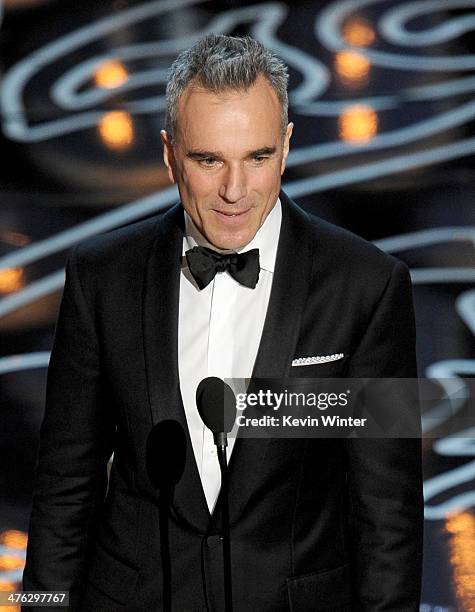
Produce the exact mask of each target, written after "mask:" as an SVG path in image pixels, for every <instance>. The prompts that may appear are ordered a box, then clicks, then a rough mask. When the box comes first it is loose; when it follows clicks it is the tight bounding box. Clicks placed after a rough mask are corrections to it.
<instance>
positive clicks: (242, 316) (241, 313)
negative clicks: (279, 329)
mask: <svg viewBox="0 0 475 612" xmlns="http://www.w3.org/2000/svg"><path fill="white" fill-rule="evenodd" d="M281 220H282V208H281V203H280V200H279V199H277V202H276V204H275V206H274V207H273V209H272V210H271V212H270V213H269V214H268V215H267V218H266V220H265V221H264V223H263V225H262V226H261V227H260V228H259V230H258V232H257V233H256V235H255V236H254V238H253V239H252V240H251V242H250V243H249V244H247V245H246V246H244V247H243V248H242V249H239V252H245V251H249V250H251V249H256V248H257V249H259V262H260V273H259V280H258V283H257V286H256V287H255V289H250V288H249V287H245V286H243V285H240V284H239V283H238V282H237V281H235V280H234V279H233V278H232V277H231V276H230V275H229V273H228V272H218V273H217V274H216V276H215V278H214V280H213V281H212V282H211V283H209V285H207V286H206V287H205V288H204V289H202V290H201V291H200V290H199V289H198V286H197V285H196V283H195V280H194V279H193V277H192V276H191V274H190V271H189V269H188V265H187V261H186V257H183V263H182V272H181V277H180V302H179V319H178V369H179V376H180V389H181V396H182V399H183V405H184V409H185V415H186V420H187V424H188V430H189V433H190V438H191V443H192V446H193V451H194V455H195V459H196V464H197V466H198V472H199V474H200V478H201V483H202V486H203V490H204V493H205V497H206V501H207V503H208V508H209V510H210V512H212V511H213V508H214V505H215V503H216V499H217V497H218V493H219V489H220V484H221V473H220V468H219V463H218V458H217V453H216V446H215V445H214V441H213V434H212V433H211V432H210V430H209V429H207V428H206V427H205V426H204V424H203V421H202V420H201V417H200V416H199V414H198V409H197V408H196V399H195V396H196V389H197V387H198V385H199V383H200V381H201V380H202V379H203V378H206V377H207V376H217V377H219V378H222V379H226V378H250V377H251V374H252V370H253V368H254V362H255V360H256V355H257V350H258V348H259V343H260V339H261V335H262V329H263V327H264V320H265V316H266V312H267V305H268V303H269V297H270V292H271V287H272V280H273V276H274V265H275V258H276V254H277V242H278V239H279V232H280V224H281ZM197 245H200V246H207V247H209V248H214V247H213V246H212V245H211V244H209V242H207V240H206V239H205V238H204V236H203V235H202V234H201V233H200V232H199V231H198V229H197V228H196V226H195V225H194V223H193V221H192V220H191V217H190V216H189V215H188V213H186V211H185V236H184V238H183V255H184V254H185V252H186V251H187V250H188V249H191V248H193V247H194V246H197ZM234 442H235V438H234V437H230V438H229V439H228V461H229V457H230V456H231V453H232V450H233V447H234Z"/></svg>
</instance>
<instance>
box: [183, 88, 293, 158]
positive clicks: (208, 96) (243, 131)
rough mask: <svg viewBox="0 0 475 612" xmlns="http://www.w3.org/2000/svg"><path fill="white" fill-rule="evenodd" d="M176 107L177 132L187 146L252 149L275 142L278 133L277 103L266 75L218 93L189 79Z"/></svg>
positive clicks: (279, 111)
mask: <svg viewBox="0 0 475 612" xmlns="http://www.w3.org/2000/svg"><path fill="white" fill-rule="evenodd" d="M177 111H178V112H177V136H178V140H181V141H182V144H184V145H185V146H186V147H193V148H201V149H203V150H215V149H217V147H218V145H219V148H220V149H223V147H225V145H228V146H229V148H230V149H239V148H243V149H246V150H251V149H253V148H259V147H263V146H271V145H275V144H276V143H277V140H278V139H279V136H280V131H281V108H280V103H279V100H278V98H277V94H276V93H275V91H274V90H273V88H272V86H271V85H270V83H269V82H268V81H267V79H266V78H265V77H259V78H258V79H257V80H256V82H255V83H254V84H253V85H252V86H251V87H249V88H248V89H247V90H226V91H223V92H219V93H214V92H211V91H209V90H206V89H204V88H203V87H200V86H199V85H196V84H193V83H192V84H190V85H189V86H188V87H187V89H186V90H185V91H184V93H183V94H182V96H181V98H180V100H179V103H178V109H177Z"/></svg>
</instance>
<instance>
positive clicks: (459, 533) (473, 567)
mask: <svg viewBox="0 0 475 612" xmlns="http://www.w3.org/2000/svg"><path fill="white" fill-rule="evenodd" d="M445 528H446V530H447V532H448V533H449V534H450V539H449V550H450V563H451V566H452V570H453V579H454V586H455V594H456V597H457V599H458V602H459V606H460V609H461V610H467V612H468V611H474V610H475V605H474V602H475V516H473V515H472V514H470V513H469V512H461V513H460V514H454V515H452V516H449V517H448V518H447V519H446V522H445Z"/></svg>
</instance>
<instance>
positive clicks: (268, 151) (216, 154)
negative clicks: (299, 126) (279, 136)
mask: <svg viewBox="0 0 475 612" xmlns="http://www.w3.org/2000/svg"><path fill="white" fill-rule="evenodd" d="M276 150H277V149H276V147H261V148H260V149H255V150H254V151H248V152H247V153H246V155H245V157H259V156H262V155H273V154H274V153H275V152H276ZM186 156H187V157H188V158H189V159H196V160H200V159H206V158H208V157H213V158H215V159H223V154H222V153H221V152H220V151H202V150H191V151H187V153H186Z"/></svg>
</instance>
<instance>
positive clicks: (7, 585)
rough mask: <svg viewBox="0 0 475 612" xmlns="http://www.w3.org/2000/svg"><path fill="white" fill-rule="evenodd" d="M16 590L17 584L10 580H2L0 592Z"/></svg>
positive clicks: (0, 581)
mask: <svg viewBox="0 0 475 612" xmlns="http://www.w3.org/2000/svg"><path fill="white" fill-rule="evenodd" d="M16 588H17V583H16V582H10V581H9V580H0V591H14V590H15V589H16ZM2 612H3V610H2Z"/></svg>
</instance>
